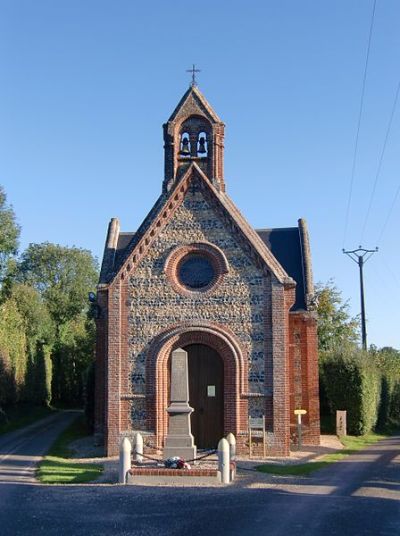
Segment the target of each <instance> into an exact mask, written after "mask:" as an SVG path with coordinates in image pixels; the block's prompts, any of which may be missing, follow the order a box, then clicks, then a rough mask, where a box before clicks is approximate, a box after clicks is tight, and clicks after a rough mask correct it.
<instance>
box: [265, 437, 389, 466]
mask: <svg viewBox="0 0 400 536" xmlns="http://www.w3.org/2000/svg"><path fill="white" fill-rule="evenodd" d="M385 437H387V436H386V435H379V434H374V433H370V434H366V435H364V436H357V437H356V436H343V437H341V438H340V441H341V442H342V443H343V445H344V447H345V448H344V449H343V450H339V451H337V452H333V453H332V454H325V456H322V457H321V458H320V459H319V460H318V461H315V462H307V463H299V464H288V465H278V464H272V463H267V464H264V465H259V466H258V467H257V468H256V469H257V471H260V472H261V473H270V474H273V475H283V476H286V475H287V476H308V475H309V474H311V473H313V472H314V471H318V469H322V468H323V467H326V466H327V465H330V464H331V463H335V462H338V461H340V460H343V459H344V458H346V457H347V456H349V455H350V454H354V453H355V452H357V451H359V450H362V449H364V448H366V447H369V446H370V445H373V444H374V443H376V442H377V441H379V440H381V439H384V438H385Z"/></svg>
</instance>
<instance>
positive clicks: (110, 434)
mask: <svg viewBox="0 0 400 536" xmlns="http://www.w3.org/2000/svg"><path fill="white" fill-rule="evenodd" d="M120 286H121V282H120V279H119V278H118V279H115V280H114V282H113V283H112V285H111V286H110V288H109V294H108V311H109V313H108V355H107V390H108V397H107V416H106V422H107V426H106V449H107V456H115V455H117V454H118V450H119V449H118V442H119V432H120V429H121V428H120V400H121V389H120V332H121V327H120V319H121V300H120V298H121V289H120Z"/></svg>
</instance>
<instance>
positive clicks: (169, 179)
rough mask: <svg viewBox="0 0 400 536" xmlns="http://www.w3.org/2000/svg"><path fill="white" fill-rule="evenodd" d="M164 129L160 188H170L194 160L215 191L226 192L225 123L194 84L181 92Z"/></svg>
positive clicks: (165, 189) (167, 189) (166, 189)
mask: <svg viewBox="0 0 400 536" xmlns="http://www.w3.org/2000/svg"><path fill="white" fill-rule="evenodd" d="M163 129H164V155H165V156H164V158H165V161H164V182H163V191H169V190H170V189H171V187H172V186H173V185H174V184H175V183H176V182H177V181H179V179H180V177H182V175H183V174H184V172H185V171H186V170H187V169H188V167H189V166H190V164H191V163H192V162H196V164H197V165H198V166H199V167H200V168H201V170H202V171H203V172H204V173H205V175H206V176H207V177H208V178H209V179H210V181H211V183H212V184H213V185H214V186H215V187H216V188H217V189H218V190H220V191H222V192H223V191H225V183H224V129H225V125H224V123H223V122H222V121H221V119H220V118H219V117H218V116H217V114H216V113H215V112H214V110H213V109H212V108H211V106H210V105H209V104H208V102H207V101H206V99H205V97H204V95H203V94H202V93H201V92H200V90H199V89H198V88H197V86H196V85H195V83H192V85H191V86H190V87H189V89H188V90H187V91H186V93H185V94H184V95H183V97H182V99H181V100H180V102H179V104H178V106H177V107H176V108H175V110H174V112H173V113H172V115H171V117H170V118H169V119H168V121H167V122H166V123H165V124H164V125H163Z"/></svg>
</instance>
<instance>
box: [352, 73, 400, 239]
mask: <svg viewBox="0 0 400 536" xmlns="http://www.w3.org/2000/svg"><path fill="white" fill-rule="evenodd" d="M399 93H400V80H399V83H398V85H397V90H396V94H395V98H394V101H393V106H392V111H391V113H390V118H389V123H388V126H387V129H386V134H385V139H384V142H383V147H382V151H381V155H380V158H379V163H378V167H377V170H376V175H375V181H374V185H373V188H372V192H371V197H370V199H369V205H368V210H367V214H366V216H365V220H364V225H363V228H362V232H361V240H360V242H361V243H362V242H363V241H364V234H365V229H366V227H367V222H368V218H369V215H370V212H371V207H372V202H373V199H374V196H375V191H376V185H377V183H378V179H379V175H380V173H381V169H382V162H383V157H384V155H385V151H386V145H387V141H388V138H389V134H390V131H391V128H392V123H393V117H394V114H395V111H396V106H397V100H398V98H399Z"/></svg>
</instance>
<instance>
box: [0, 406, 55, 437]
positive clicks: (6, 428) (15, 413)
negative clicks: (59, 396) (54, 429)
mask: <svg viewBox="0 0 400 536" xmlns="http://www.w3.org/2000/svg"><path fill="white" fill-rule="evenodd" d="M56 411H57V410H55V409H54V408H51V407H47V406H32V405H31V404H19V405H17V406H15V407H13V408H10V409H7V411H6V415H7V419H8V422H5V423H2V424H0V435H1V434H6V433H8V432H13V431H14V430H18V429H19V428H24V427H25V426H29V425H30V424H32V423H34V422H36V421H39V420H40V419H44V418H45V417H48V416H49V415H53V414H54V413H55V412H56Z"/></svg>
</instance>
